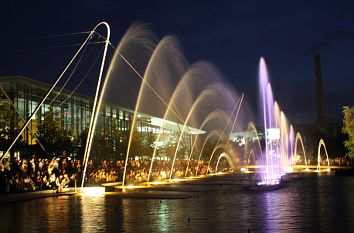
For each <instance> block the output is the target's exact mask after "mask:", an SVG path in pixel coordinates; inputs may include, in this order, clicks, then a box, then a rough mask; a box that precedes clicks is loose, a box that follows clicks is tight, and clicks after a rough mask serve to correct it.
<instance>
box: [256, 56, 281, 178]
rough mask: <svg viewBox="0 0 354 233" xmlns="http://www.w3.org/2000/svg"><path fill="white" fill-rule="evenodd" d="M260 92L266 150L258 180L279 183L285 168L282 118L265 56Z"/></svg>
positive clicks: (260, 77) (262, 62) (260, 67)
mask: <svg viewBox="0 0 354 233" xmlns="http://www.w3.org/2000/svg"><path fill="white" fill-rule="evenodd" d="M259 93H260V106H261V109H260V110H261V113H262V120H263V122H262V123H263V125H264V139H265V140H264V141H265V150H264V152H263V153H264V156H263V158H264V161H263V163H264V164H263V165H264V168H263V169H262V170H261V174H262V181H260V182H258V185H278V184H279V183H280V180H281V176H282V172H283V170H284V169H283V164H284V163H283V161H282V158H283V156H282V153H281V145H282V142H281V130H280V128H279V126H280V125H281V124H282V120H281V119H280V117H279V116H277V115H278V114H277V113H276V112H279V111H275V107H274V97H273V93H272V89H271V85H270V83H269V78H268V71H267V66H266V63H265V60H264V59H263V58H261V59H260V64H259ZM276 109H278V108H276ZM280 127H281V126H280Z"/></svg>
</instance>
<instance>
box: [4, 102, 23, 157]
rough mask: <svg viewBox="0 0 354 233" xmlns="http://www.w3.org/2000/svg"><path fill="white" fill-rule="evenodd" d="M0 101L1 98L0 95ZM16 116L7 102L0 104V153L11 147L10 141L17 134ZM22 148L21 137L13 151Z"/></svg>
mask: <svg viewBox="0 0 354 233" xmlns="http://www.w3.org/2000/svg"><path fill="white" fill-rule="evenodd" d="M0 99H3V96H2V95H0ZM15 119H17V118H16V115H15V111H14V109H13V107H12V106H11V105H10V103H9V102H8V101H6V100H5V101H1V103H0V151H3V152H5V151H6V150H7V149H8V148H9V147H10V145H11V143H12V141H13V140H14V139H15V137H16V136H17V134H18V133H19V131H20V130H19V128H18V122H17V121H16V120H15ZM21 146H23V141H22V136H20V138H19V139H18V140H17V141H16V143H15V145H14V147H13V149H12V150H11V152H13V151H14V149H16V148H17V149H18V148H19V147H21Z"/></svg>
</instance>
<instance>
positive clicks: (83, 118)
mask: <svg viewBox="0 0 354 233" xmlns="http://www.w3.org/2000/svg"><path fill="white" fill-rule="evenodd" d="M0 87H1V88H0V124H1V125H3V126H4V127H7V128H8V130H10V131H12V132H15V131H16V130H19V129H20V128H21V127H22V126H23V125H24V122H25V121H26V120H27V119H29V117H30V116H31V114H32V112H33V111H34V110H35V108H36V107H37V105H38V104H39V103H40V101H41V100H42V99H43V97H44V96H45V94H46V93H47V91H48V90H49V89H50V87H51V86H50V85H49V84H47V83H44V82H40V81H37V80H34V79H30V78H28V77H23V76H10V77H0ZM93 100H94V99H93V97H91V96H88V95H84V94H80V93H76V92H73V91H70V90H67V89H62V90H61V88H56V89H55V90H54V91H53V92H52V94H51V95H50V96H49V98H48V99H47V100H46V101H45V102H44V104H43V105H42V107H41V108H40V109H39V111H38V112H37V114H36V115H35V116H33V118H32V120H31V121H30V123H29V125H28V127H27V128H26V129H25V130H24V133H23V134H22V135H21V136H22V140H23V142H24V144H26V145H28V146H31V145H36V144H37V140H36V138H35V136H34V134H35V133H36V132H37V131H38V125H39V124H41V122H43V121H44V119H45V117H46V116H47V115H48V114H54V118H55V119H56V121H57V122H58V124H59V127H61V129H65V130H69V131H70V135H72V137H73V138H75V137H79V136H80V135H81V134H82V133H83V132H84V131H85V130H86V129H87V128H88V127H89V124H90V118H91V112H92V106H93ZM133 113H134V112H133V111H132V110H130V109H127V108H124V107H121V106H116V105H114V104H110V103H104V104H103V106H102V107H101V114H100V116H99V118H98V123H97V128H96V132H112V131H113V130H114V129H113V127H116V128H117V129H118V130H120V131H130V126H131V120H132V116H133ZM136 125H137V131H138V132H141V133H146V132H151V133H153V134H158V133H159V132H160V130H161V129H162V130H163V135H165V136H167V135H170V134H172V133H176V132H180V129H181V128H182V127H181V126H180V125H179V124H178V123H176V122H172V121H167V120H164V119H161V118H158V117H154V116H150V115H147V114H144V113H139V114H138V123H137V124H136ZM0 130H5V129H0ZM203 133H205V132H204V131H202V130H198V129H195V128H191V127H188V129H187V130H186V132H185V135H186V136H185V137H184V138H185V140H186V141H189V142H190V141H191V140H192V135H194V134H203ZM108 135H109V133H108ZM188 144H189V145H190V143H188ZM1 153H4V152H0V154H1Z"/></svg>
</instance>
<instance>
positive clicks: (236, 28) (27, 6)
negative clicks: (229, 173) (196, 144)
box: [0, 0, 354, 123]
mask: <svg viewBox="0 0 354 233" xmlns="http://www.w3.org/2000/svg"><path fill="white" fill-rule="evenodd" d="M1 5H2V6H1V10H0V11H1V16H0V19H1V22H2V24H1V27H2V29H1V34H0V35H1V39H0V42H1V46H0V49H1V50H0V76H5V75H16V74H21V75H24V76H29V77H32V78H35V79H39V80H44V81H47V82H48V81H49V82H52V80H54V77H55V76H56V74H58V72H59V71H60V68H61V67H62V65H63V64H65V63H66V62H67V61H68V59H69V58H70V56H69V55H68V56H66V55H62V54H61V53H60V52H58V56H54V57H52V58H51V59H45V58H43V57H41V54H42V52H41V51H36V50H33V51H31V49H32V48H37V47H38V45H37V44H36V43H38V42H37V41H36V40H34V41H33V43H29V42H28V41H25V42H23V43H22V42H21V41H22V40H23V39H28V38H33V37H37V36H45V35H53V34H62V33H70V32H80V31H88V30H91V29H92V27H93V26H94V25H96V24H97V23H98V22H99V21H107V22H108V23H109V24H110V25H111V29H112V37H111V41H112V43H113V44H118V42H119V39H120V37H121V36H122V35H123V34H124V32H125V31H126V30H127V29H128V27H129V26H130V25H131V24H132V23H133V22H136V21H140V22H144V23H149V24H151V27H152V29H153V30H154V31H155V32H156V34H157V35H158V36H159V37H162V36H164V35H166V34H173V35H176V36H177V37H178V38H179V39H180V41H181V44H182V45H183V48H184V53H185V55H186V57H187V59H188V61H189V62H190V63H192V62H195V61H197V60H208V61H210V62H211V63H213V64H215V65H216V66H217V67H218V68H219V69H220V71H221V72H222V74H223V75H224V77H225V79H226V80H227V81H228V82H230V83H231V84H232V85H233V86H234V88H235V89H236V90H238V91H239V92H245V93H246V96H247V98H248V100H249V102H250V103H251V105H255V102H256V100H257V90H258V88H257V67H258V62H259V58H260V56H264V57H265V58H266V60H267V62H268V65H269V69H270V74H271V82H272V86H273V91H274V95H275V98H276V99H277V100H278V102H279V104H280V106H281V108H282V109H283V110H284V112H285V113H286V114H287V116H288V118H289V119H290V121H291V122H295V123H297V122H309V123H311V122H314V121H315V109H316V106H315V85H314V83H315V82H314V54H316V53H318V54H320V55H321V60H322V73H323V82H324V101H325V113H326V116H327V118H328V121H339V120H340V119H341V107H342V106H343V105H353V104H354V97H353V96H354V95H353V94H354V2H352V1H329V0H323V1H310V0H296V1H262V0H258V1H232V0H231V1H226V0H225V1H190V0H189V1H166V0H161V1H135V0H130V1H118V0H96V1H94V0H85V1H81V0H71V1H64V0H61V1H24V2H20V1H15V0H10V1H9V0H7V1H5V2H2V3H1ZM77 41H78V40H75V43H76V42H77ZM46 43H48V41H47V42H46ZM39 47H40V46H39ZM52 52H53V51H52ZM59 54H60V55H59ZM58 64H60V66H58Z"/></svg>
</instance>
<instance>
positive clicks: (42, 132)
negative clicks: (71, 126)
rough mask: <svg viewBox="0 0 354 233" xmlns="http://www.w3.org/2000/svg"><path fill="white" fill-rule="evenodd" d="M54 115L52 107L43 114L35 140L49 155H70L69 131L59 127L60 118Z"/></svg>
mask: <svg viewBox="0 0 354 233" xmlns="http://www.w3.org/2000/svg"><path fill="white" fill-rule="evenodd" d="M55 115H56V112H55V109H54V107H50V108H49V111H48V112H47V113H45V114H44V120H43V121H42V122H41V123H40V124H39V125H38V131H37V138H38V140H40V142H41V143H42V144H43V145H44V147H45V148H46V150H47V152H48V153H49V154H50V155H56V156H59V155H60V154H61V153H62V152H63V151H66V152H68V153H71V152H72V140H71V136H70V135H71V134H70V131H69V130H65V129H62V128H61V127H60V118H57V117H55Z"/></svg>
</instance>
